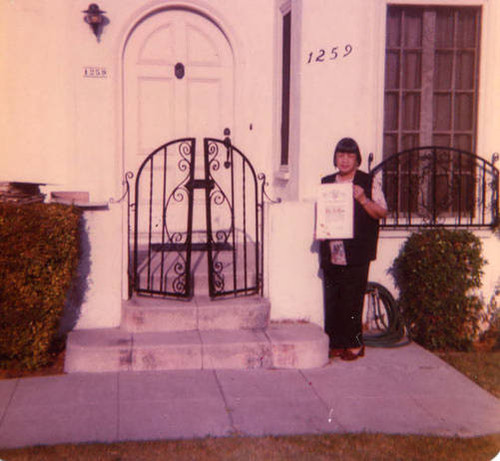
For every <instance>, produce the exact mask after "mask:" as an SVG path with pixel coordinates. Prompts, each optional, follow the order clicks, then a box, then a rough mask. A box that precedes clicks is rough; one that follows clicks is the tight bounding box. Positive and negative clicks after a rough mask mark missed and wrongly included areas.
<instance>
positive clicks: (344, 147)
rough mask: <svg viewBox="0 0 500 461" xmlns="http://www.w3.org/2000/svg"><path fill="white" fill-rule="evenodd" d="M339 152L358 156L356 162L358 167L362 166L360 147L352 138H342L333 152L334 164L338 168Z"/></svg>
mask: <svg viewBox="0 0 500 461" xmlns="http://www.w3.org/2000/svg"><path fill="white" fill-rule="evenodd" d="M337 152H346V153H348V154H356V160H357V162H358V166H359V165H361V152H360V151H359V146H358V143H357V142H356V141H354V139H352V138H342V139H341V140H340V141H339V142H338V143H337V145H336V146H335V150H334V152H333V164H334V165H335V166H337Z"/></svg>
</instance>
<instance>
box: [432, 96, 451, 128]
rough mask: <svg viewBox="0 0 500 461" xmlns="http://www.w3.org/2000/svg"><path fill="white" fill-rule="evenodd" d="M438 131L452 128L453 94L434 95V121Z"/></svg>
mask: <svg viewBox="0 0 500 461" xmlns="http://www.w3.org/2000/svg"><path fill="white" fill-rule="evenodd" d="M433 128H434V130H436V131H442V130H450V129H451V94H435V95H434V123H433Z"/></svg>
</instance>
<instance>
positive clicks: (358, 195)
mask: <svg viewBox="0 0 500 461" xmlns="http://www.w3.org/2000/svg"><path fill="white" fill-rule="evenodd" d="M354 198H355V199H356V200H357V201H358V202H359V203H360V204H361V205H363V204H364V203H365V202H366V201H367V200H368V197H367V196H366V194H365V190H364V189H363V188H362V187H361V186H358V185H356V184H354Z"/></svg>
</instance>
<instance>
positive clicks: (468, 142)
mask: <svg viewBox="0 0 500 461" xmlns="http://www.w3.org/2000/svg"><path fill="white" fill-rule="evenodd" d="M454 141H455V142H454V143H453V147H456V148H457V149H463V150H466V151H468V152H473V151H474V147H473V145H472V136H471V135H468V134H459V135H456V136H455V140H454Z"/></svg>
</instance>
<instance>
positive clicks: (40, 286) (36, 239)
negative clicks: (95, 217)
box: [0, 203, 81, 369]
mask: <svg viewBox="0 0 500 461" xmlns="http://www.w3.org/2000/svg"><path fill="white" fill-rule="evenodd" d="M80 214H81V213H80V211H79V210H78V209H76V208H75V207H70V206H65V205H58V204H49V205H47V204H43V203H33V204H26V205H15V204H9V203H1V204H0V367H1V368H14V367H15V368H24V369H36V368H40V367H42V366H44V365H46V364H47V363H48V361H49V360H50V356H51V355H50V352H51V347H52V346H53V345H54V344H55V342H56V341H57V336H58V327H59V321H60V319H61V317H62V314H63V309H64V303H65V298H66V293H67V290H68V288H69V287H70V284H71V280H72V277H73V275H74V273H75V270H76V267H77V263H78V242H79V238H78V223H79V219H80Z"/></svg>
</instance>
